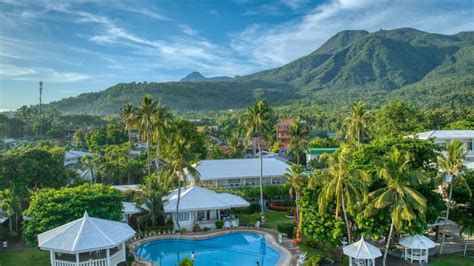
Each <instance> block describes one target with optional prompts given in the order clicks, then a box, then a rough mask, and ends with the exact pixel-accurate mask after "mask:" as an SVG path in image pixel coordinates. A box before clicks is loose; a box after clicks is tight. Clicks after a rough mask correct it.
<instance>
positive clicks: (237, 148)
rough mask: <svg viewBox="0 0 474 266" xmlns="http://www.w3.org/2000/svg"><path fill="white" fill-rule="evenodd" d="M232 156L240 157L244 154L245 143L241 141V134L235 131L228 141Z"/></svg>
mask: <svg viewBox="0 0 474 266" xmlns="http://www.w3.org/2000/svg"><path fill="white" fill-rule="evenodd" d="M228 144H229V148H230V150H231V156H232V158H240V157H241V156H242V155H243V148H244V147H243V145H242V143H241V142H240V139H239V135H238V134H237V133H236V132H234V133H233V134H232V136H231V137H230V140H229V142H228Z"/></svg>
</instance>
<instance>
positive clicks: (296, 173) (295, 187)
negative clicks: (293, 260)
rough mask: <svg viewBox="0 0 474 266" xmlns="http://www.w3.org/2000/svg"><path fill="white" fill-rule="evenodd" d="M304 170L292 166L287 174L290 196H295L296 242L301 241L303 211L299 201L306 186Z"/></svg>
mask: <svg viewBox="0 0 474 266" xmlns="http://www.w3.org/2000/svg"><path fill="white" fill-rule="evenodd" d="M303 170H304V168H303V167H302V166H301V165H292V166H291V168H290V169H289V170H288V171H287V172H286V176H287V178H288V179H287V180H288V181H287V182H288V186H289V187H290V190H289V193H290V196H292V197H293V195H294V196H295V213H296V215H295V216H296V242H297V243H298V242H299V241H300V234H301V225H302V223H303V219H302V214H303V213H302V209H300V207H299V199H300V197H301V191H302V189H303V187H304V186H305V184H306V175H305V174H304V173H303Z"/></svg>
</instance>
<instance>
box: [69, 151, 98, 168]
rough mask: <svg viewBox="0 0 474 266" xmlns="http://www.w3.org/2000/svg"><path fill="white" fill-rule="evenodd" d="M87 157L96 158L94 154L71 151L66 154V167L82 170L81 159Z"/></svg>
mask: <svg viewBox="0 0 474 266" xmlns="http://www.w3.org/2000/svg"><path fill="white" fill-rule="evenodd" d="M86 156H91V157H92V156H95V154H94V153H90V152H85V151H79V150H70V151H67V152H66V153H65V154H64V166H65V167H72V168H76V169H80V168H81V167H82V166H81V159H82V158H85V157H86Z"/></svg>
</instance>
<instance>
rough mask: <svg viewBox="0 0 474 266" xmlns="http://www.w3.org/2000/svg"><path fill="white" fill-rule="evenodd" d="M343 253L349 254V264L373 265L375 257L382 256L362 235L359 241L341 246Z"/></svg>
mask: <svg viewBox="0 0 474 266" xmlns="http://www.w3.org/2000/svg"><path fill="white" fill-rule="evenodd" d="M342 251H343V252H344V255H347V256H349V266H352V265H356V266H374V265H375V259H376V258H378V257H380V256H382V252H380V249H378V248H377V247H375V246H373V245H371V244H369V243H368V242H367V241H365V240H364V237H362V238H361V239H360V240H359V241H357V242H355V243H352V244H350V245H348V246H345V247H343V248H342Z"/></svg>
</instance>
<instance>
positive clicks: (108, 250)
mask: <svg viewBox="0 0 474 266" xmlns="http://www.w3.org/2000/svg"><path fill="white" fill-rule="evenodd" d="M107 266H112V265H111V262H110V249H107Z"/></svg>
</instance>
